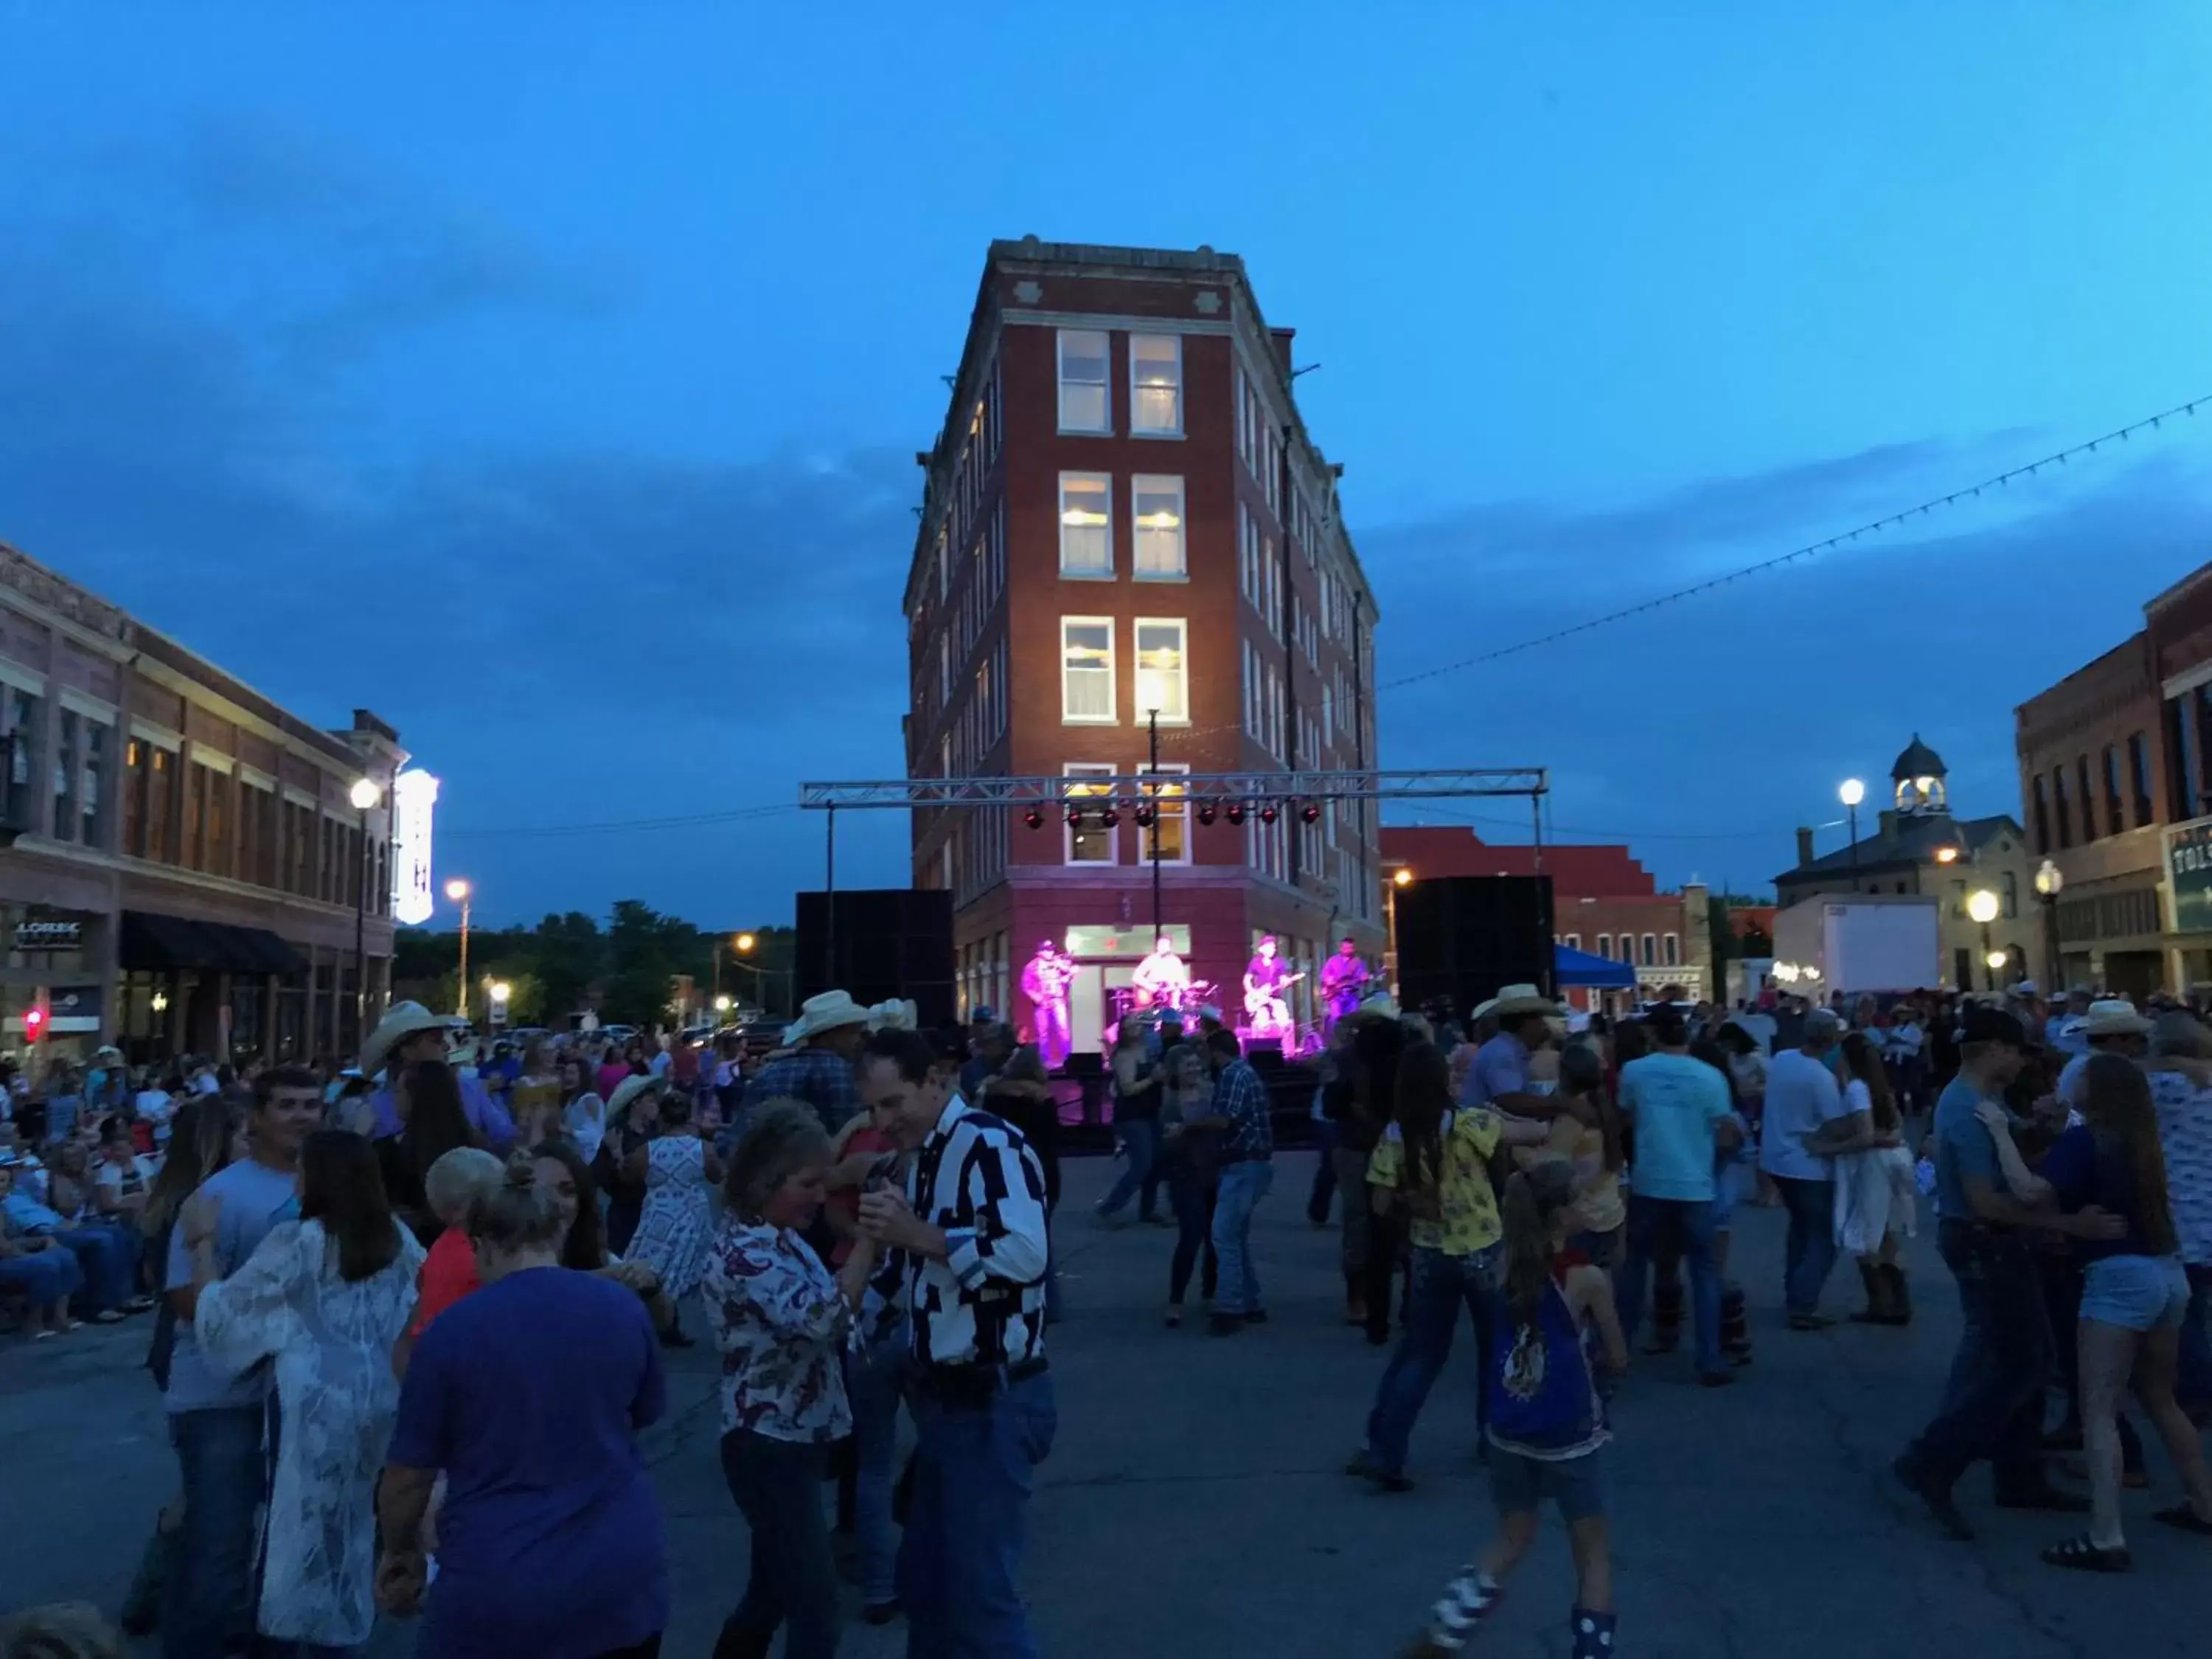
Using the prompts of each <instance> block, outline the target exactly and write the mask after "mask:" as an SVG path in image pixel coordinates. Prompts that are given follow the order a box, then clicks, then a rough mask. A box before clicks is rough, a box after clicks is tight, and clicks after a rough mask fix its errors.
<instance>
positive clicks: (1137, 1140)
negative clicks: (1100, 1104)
mask: <svg viewBox="0 0 2212 1659" xmlns="http://www.w3.org/2000/svg"><path fill="white" fill-rule="evenodd" d="M1114 1133H1116V1134H1118V1135H1119V1136H1121V1145H1122V1146H1124V1147H1126V1148H1127V1151H1128V1154H1129V1167H1128V1168H1127V1169H1126V1170H1122V1171H1121V1179H1120V1180H1119V1181H1117V1182H1115V1183H1114V1190H1113V1191H1112V1192H1110V1193H1109V1194H1106V1196H1105V1198H1104V1199H1103V1200H1101V1202H1100V1203H1099V1206H1098V1211H1099V1213H1100V1214H1102V1215H1118V1214H1120V1213H1121V1209H1122V1207H1123V1206H1125V1205H1127V1203H1128V1201H1129V1200H1130V1199H1132V1198H1137V1213H1138V1215H1139V1216H1140V1217H1141V1218H1144V1219H1145V1220H1146V1221H1150V1220H1151V1219H1152V1212H1153V1211H1155V1210H1157V1209H1158V1208H1159V1204H1160V1174H1161V1171H1160V1126H1159V1123H1158V1120H1157V1119H1154V1118H1149V1117H1133V1118H1131V1119H1129V1120H1128V1121H1127V1122H1126V1123H1123V1122H1116V1123H1115V1125H1114ZM1140 1192H1141V1194H1142V1196H1141V1197H1139V1196H1138V1194H1139V1193H1140Z"/></svg>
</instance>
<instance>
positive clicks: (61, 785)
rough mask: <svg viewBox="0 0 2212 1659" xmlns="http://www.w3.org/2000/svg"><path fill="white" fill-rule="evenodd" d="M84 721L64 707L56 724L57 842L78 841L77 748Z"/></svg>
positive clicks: (55, 807)
mask: <svg viewBox="0 0 2212 1659" xmlns="http://www.w3.org/2000/svg"><path fill="white" fill-rule="evenodd" d="M81 724H82V722H80V721H79V720H78V719H77V713H76V709H74V708H64V709H63V710H62V711H61V713H60V714H59V716H58V718H57V719H56V720H55V722H54V839H55V840H56V841H74V840H76V816H77V814H76V781H77V780H76V745H77V732H78V730H79V727H80V726H81Z"/></svg>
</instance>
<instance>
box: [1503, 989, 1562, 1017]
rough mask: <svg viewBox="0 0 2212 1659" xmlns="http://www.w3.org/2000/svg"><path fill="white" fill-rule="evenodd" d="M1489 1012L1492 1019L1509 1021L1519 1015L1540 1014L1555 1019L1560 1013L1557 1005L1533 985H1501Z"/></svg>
mask: <svg viewBox="0 0 2212 1659" xmlns="http://www.w3.org/2000/svg"><path fill="white" fill-rule="evenodd" d="M1489 1012H1490V1017H1491V1018H1492V1019H1511V1018H1514V1017H1516V1015H1520V1014H1542V1015H1544V1016H1545V1017H1546V1018H1552V1019H1556V1018H1559V1015H1560V1012H1562V1011H1561V1009H1560V1007H1559V1004H1558V1003H1556V1002H1554V1001H1553V1000H1551V998H1549V997H1547V996H1546V995H1545V994H1543V993H1542V992H1541V991H1539V990H1538V989H1537V988H1536V987H1534V986H1533V985H1501V986H1499V987H1498V996H1497V999H1496V1000H1494V1001H1493V1002H1492V1003H1491V1005H1490V1011H1489Z"/></svg>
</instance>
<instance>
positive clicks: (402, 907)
mask: <svg viewBox="0 0 2212 1659" xmlns="http://www.w3.org/2000/svg"><path fill="white" fill-rule="evenodd" d="M437 804H438V781H437V779H435V778H434V777H432V776H431V775H429V774H428V772H423V771H412V772H402V773H401V774H400V775H398V777H396V778H394V779H393V780H392V920H393V921H397V922H398V923H399V924H400V925H401V926H402V927H421V926H422V924H423V923H424V922H426V921H429V920H430V913H431V912H432V911H433V910H434V909H435V908H436V904H437V901H436V900H435V897H434V896H432V892H431V887H430V814H431V811H432V809H433V808H435V806H436V805H437Z"/></svg>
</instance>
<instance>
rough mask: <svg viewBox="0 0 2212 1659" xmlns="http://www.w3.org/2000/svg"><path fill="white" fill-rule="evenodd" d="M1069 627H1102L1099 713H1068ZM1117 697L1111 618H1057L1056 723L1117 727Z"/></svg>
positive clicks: (1117, 668)
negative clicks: (1101, 703)
mask: <svg viewBox="0 0 2212 1659" xmlns="http://www.w3.org/2000/svg"><path fill="white" fill-rule="evenodd" d="M1071 628H1103V629H1105V630H1106V710H1107V712H1106V713H1105V714H1103V715H1099V714H1070V713H1069V712H1068V697H1067V630H1068V629H1071ZM1120 713H1121V672H1120V661H1119V657H1118V653H1117V650H1116V641H1115V638H1114V619H1113V618H1112V617H1061V618H1060V724H1061V725H1062V726H1119V725H1120V724H1121V719H1120Z"/></svg>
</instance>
